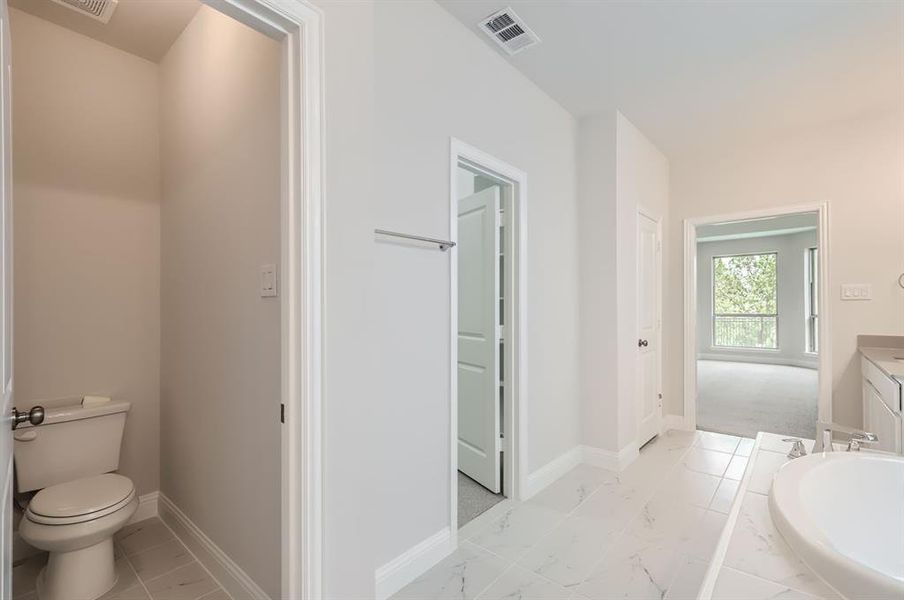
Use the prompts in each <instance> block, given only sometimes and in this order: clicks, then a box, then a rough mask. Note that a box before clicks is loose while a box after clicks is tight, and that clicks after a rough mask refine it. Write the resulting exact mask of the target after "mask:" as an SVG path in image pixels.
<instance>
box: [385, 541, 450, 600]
mask: <svg viewBox="0 0 904 600" xmlns="http://www.w3.org/2000/svg"><path fill="white" fill-rule="evenodd" d="M452 550H454V548H453V547H452V531H451V529H450V528H449V527H444V528H443V529H441V530H439V531H437V532H436V533H434V534H433V535H431V536H430V537H428V538H427V539H425V540H424V541H422V542H420V543H418V544H417V545H416V546H413V547H411V548H409V549H408V550H406V551H405V552H403V553H402V554H400V555H399V556H397V557H395V558H394V559H392V560H391V561H389V562H388V563H386V564H385V565H383V566H382V567H380V568H378V569H377V570H376V571H374V596H375V597H376V600H386V599H387V598H389V597H390V596H392V595H393V594H395V593H396V592H398V591H399V590H400V589H402V588H403V587H405V586H406V585H408V584H409V583H411V582H412V581H414V580H415V579H417V578H418V577H419V576H421V575H422V574H423V573H425V572H427V570H428V569H430V568H431V567H433V565H435V564H436V563H438V562H439V561H441V560H442V559H444V558H445V557H447V556H448V555H449V554H450V553H451V552H452Z"/></svg>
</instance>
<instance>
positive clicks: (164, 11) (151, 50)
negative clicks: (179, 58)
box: [9, 0, 201, 62]
mask: <svg viewBox="0 0 904 600" xmlns="http://www.w3.org/2000/svg"><path fill="white" fill-rule="evenodd" d="M9 5H10V6H11V7H13V8H18V9H20V10H22V11H24V12H27V13H30V14H32V15H34V16H36V17H40V18H42V19H44V20H47V21H50V22H51V23H55V24H57V25H60V26H62V27H65V28H67V29H71V30H72V31H75V32H77V33H81V34H82V35H86V36H88V37H91V38H94V39H96V40H97V41H99V42H103V43H105V44H108V45H110V46H113V47H114V48H119V49H120V50H124V51H126V52H129V53H130V54H135V55H137V56H140V57H142V58H145V59H147V60H149V61H151V62H160V59H162V58H163V56H164V55H165V54H166V52H167V50H169V48H170V46H172V45H173V42H175V41H176V38H178V37H179V35H181V33H182V31H183V30H184V29H185V27H186V25H188V23H189V22H190V21H191V20H192V18H193V17H194V16H195V13H197V12H198V8H200V7H201V4H200V3H199V2H198V0H119V4H118V5H117V7H116V10H115V11H113V17H112V18H111V19H110V22H109V23H106V24H105V23H101V22H100V21H96V20H94V19H92V18H91V17H87V16H85V15H82V14H80V13H78V12H76V11H74V10H72V9H70V8H67V7H65V6H60V5H59V4H56V3H54V2H51V1H50V0H9Z"/></svg>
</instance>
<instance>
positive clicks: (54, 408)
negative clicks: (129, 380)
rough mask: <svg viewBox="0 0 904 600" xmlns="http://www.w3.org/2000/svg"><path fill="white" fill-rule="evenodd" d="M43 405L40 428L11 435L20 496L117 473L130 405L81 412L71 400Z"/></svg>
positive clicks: (78, 404)
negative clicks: (54, 486)
mask: <svg viewBox="0 0 904 600" xmlns="http://www.w3.org/2000/svg"><path fill="white" fill-rule="evenodd" d="M41 404H42V405H43V406H44V410H45V416H44V423H42V424H41V425H38V426H37V427H35V426H32V425H31V424H30V423H25V424H23V425H19V427H18V428H17V429H16V430H15V431H14V432H13V440H14V442H13V443H14V449H13V457H14V460H15V464H16V488H17V489H18V491H20V492H29V491H32V490H40V489H43V488H46V487H49V486H51V485H56V484H58V483H65V482H67V481H73V480H75V479H81V478H82V477H89V476H91V475H100V474H102V473H109V472H110V471H115V470H116V469H117V468H118V467H119V448H120V445H121V444H122V432H123V428H124V427H125V424H126V414H127V413H128V412H129V408H130V406H131V405H130V404H129V403H128V402H114V401H110V402H104V403H102V404H94V405H89V406H82V404H81V399H72V400H56V401H49V402H46V403H41ZM28 408H31V407H28Z"/></svg>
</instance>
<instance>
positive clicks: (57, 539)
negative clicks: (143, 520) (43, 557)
mask: <svg viewBox="0 0 904 600" xmlns="http://www.w3.org/2000/svg"><path fill="white" fill-rule="evenodd" d="M42 404H44V405H45V410H44V421H43V423H40V424H37V425H34V424H31V423H28V422H26V423H23V424H22V425H20V426H19V427H18V428H17V429H16V431H15V433H14V434H13V440H14V451H13V458H14V459H15V464H16V490H17V491H18V492H19V493H22V494H24V493H31V492H35V495H34V497H33V498H32V499H31V502H29V504H28V508H27V509H26V511H25V515H24V517H23V519H22V521H21V522H20V523H19V534H20V536H21V537H22V539H23V540H24V541H25V542H27V543H29V544H31V545H32V546H34V547H35V548H38V549H40V550H46V551H48V552H49V553H50V556H49V557H48V559H47V566H46V567H44V569H43V570H42V571H41V574H40V575H39V576H38V580H37V582H36V587H37V593H38V599H39V600H76V599H77V600H94V599H95V598H99V597H100V596H102V595H104V594H105V593H106V592H107V591H108V590H109V589H110V588H112V587H113V586H114V585H115V584H116V570H115V569H114V564H113V534H114V533H116V532H117V531H119V530H120V529H121V528H122V527H123V526H124V525H125V524H126V523H127V522H128V521H129V519H130V518H131V517H132V515H134V514H135V511H136V510H137V509H138V498H137V497H136V492H135V486H134V484H133V483H132V480H131V479H129V478H128V477H124V476H123V475H118V474H116V473H114V472H113V471H116V469H117V468H119V451H120V446H121V444H122V435H123V430H124V428H125V423H126V414H127V413H128V412H129V407H130V406H131V405H130V404H129V403H128V402H114V401H112V400H111V399H107V400H104V401H101V402H90V403H87V404H86V403H84V402H83V401H82V399H81V398H69V399H66V398H63V399H60V400H50V401H46V402H42Z"/></svg>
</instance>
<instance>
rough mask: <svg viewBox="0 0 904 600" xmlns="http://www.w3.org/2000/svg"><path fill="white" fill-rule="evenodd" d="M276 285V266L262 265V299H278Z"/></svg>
mask: <svg viewBox="0 0 904 600" xmlns="http://www.w3.org/2000/svg"><path fill="white" fill-rule="evenodd" d="M276 284H277V278H276V265H261V298H274V297H276V295H277V289H276Z"/></svg>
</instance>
